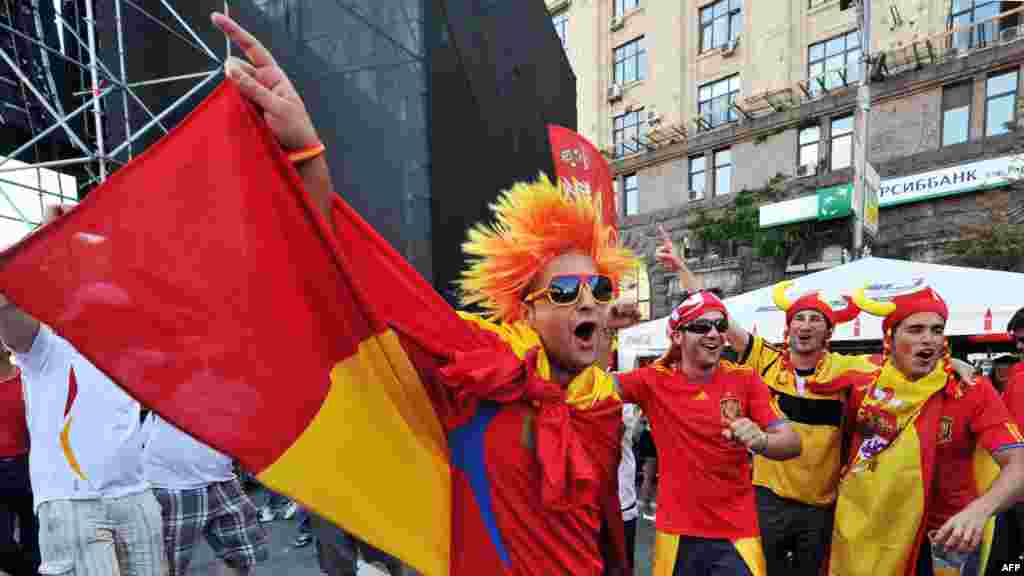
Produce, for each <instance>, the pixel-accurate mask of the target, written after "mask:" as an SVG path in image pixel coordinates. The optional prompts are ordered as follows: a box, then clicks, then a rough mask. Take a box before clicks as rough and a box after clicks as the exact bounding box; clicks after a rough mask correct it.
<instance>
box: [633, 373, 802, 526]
mask: <svg viewBox="0 0 1024 576" xmlns="http://www.w3.org/2000/svg"><path fill="white" fill-rule="evenodd" d="M618 377H619V385H620V387H621V389H622V399H623V401H624V402H632V403H635V404H639V405H640V407H641V409H643V411H644V413H645V414H647V417H648V418H649V419H650V423H651V433H652V435H653V436H654V443H655V445H656V446H657V447H658V456H659V458H658V468H659V470H660V480H659V484H660V485H659V488H658V519H657V528H658V530H660V531H662V532H667V533H670V534H681V535H686V536H698V537H702V538H722V539H727V540H738V539H740V538H747V537H753V536H758V535H759V531H758V525H757V510H756V506H755V501H754V487H753V485H752V483H751V463H750V454H749V453H748V451H747V449H746V448H745V447H744V446H743V445H742V444H739V443H737V442H733V441H730V440H726V439H725V438H724V437H723V436H722V431H723V430H724V428H725V427H724V425H723V423H722V419H723V417H729V418H734V417H739V416H743V417H747V418H750V419H751V420H753V421H754V422H755V423H757V424H758V425H759V426H760V427H761V428H769V427H771V426H775V425H778V424H780V423H782V422H784V421H785V417H784V416H783V414H782V411H781V410H779V408H778V406H776V405H775V404H774V402H773V400H772V398H771V394H770V393H769V391H768V387H767V386H765V384H764V383H762V382H761V379H760V377H758V375H757V373H756V372H754V371H753V370H751V369H749V368H742V367H739V366H736V365H735V364H731V363H728V362H723V363H722V364H721V365H720V366H719V367H718V369H716V370H715V372H714V376H713V377H712V379H711V381H710V382H707V383H697V382H690V381H689V380H688V379H687V378H686V376H685V375H684V374H683V373H682V372H680V371H670V370H668V369H667V368H665V367H663V366H650V367H647V368H641V369H639V370H634V371H632V372H628V373H624V374H619V375H618Z"/></svg>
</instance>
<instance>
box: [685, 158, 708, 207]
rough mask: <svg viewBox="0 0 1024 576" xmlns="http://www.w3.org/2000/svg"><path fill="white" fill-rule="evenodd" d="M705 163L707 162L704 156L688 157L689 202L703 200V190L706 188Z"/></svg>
mask: <svg viewBox="0 0 1024 576" xmlns="http://www.w3.org/2000/svg"><path fill="white" fill-rule="evenodd" d="M705 162H707V159H706V158H705V157H704V156H691V157H690V178H689V190H690V200H703V199H704V190H705V188H707V183H706V179H705V178H704V174H705V172H706V169H705Z"/></svg>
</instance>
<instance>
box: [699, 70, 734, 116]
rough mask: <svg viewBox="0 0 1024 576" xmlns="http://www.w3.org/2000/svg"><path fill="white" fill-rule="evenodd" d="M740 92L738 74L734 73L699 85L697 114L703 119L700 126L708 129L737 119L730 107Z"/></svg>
mask: <svg viewBox="0 0 1024 576" xmlns="http://www.w3.org/2000/svg"><path fill="white" fill-rule="evenodd" d="M739 93H740V76H739V74H734V75H732V76H730V77H728V78H723V79H721V80H719V81H718V82H712V83H710V84H705V85H703V86H701V87H700V90H699V92H698V93H697V114H699V115H700V118H701V119H702V120H703V122H702V123H701V126H700V128H701V129H704V130H709V129H711V128H714V127H716V126H721V125H722V124H726V123H728V122H735V121H736V120H738V119H739V117H738V116H737V114H736V109H735V108H733V107H732V104H733V102H735V101H736V96H737V95H739Z"/></svg>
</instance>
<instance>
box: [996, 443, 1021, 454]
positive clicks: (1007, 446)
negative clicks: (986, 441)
mask: <svg viewBox="0 0 1024 576" xmlns="http://www.w3.org/2000/svg"><path fill="white" fill-rule="evenodd" d="M1014 448H1024V442H1016V443H1013V444H1003V445H1002V446H1000V447H999V448H996V449H995V450H993V451H992V454H993V455H995V454H999V453H1000V452H1005V451H1006V450H1013V449H1014Z"/></svg>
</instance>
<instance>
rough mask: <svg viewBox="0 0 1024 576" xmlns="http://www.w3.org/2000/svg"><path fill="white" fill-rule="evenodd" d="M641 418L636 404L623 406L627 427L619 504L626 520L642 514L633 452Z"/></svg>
mask: <svg viewBox="0 0 1024 576" xmlns="http://www.w3.org/2000/svg"><path fill="white" fill-rule="evenodd" d="M639 419H640V414H639V413H638V409H637V407H636V404H624V405H623V406H622V422H623V423H624V424H625V425H626V428H625V430H624V431H623V433H622V460H621V461H619V504H621V505H622V520H623V521H626V522H628V521H630V520H633V519H634V518H636V517H637V516H639V515H640V512H639V510H638V509H637V507H636V455H634V454H633V434H634V431H635V429H636V425H637V421H638V420H639Z"/></svg>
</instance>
